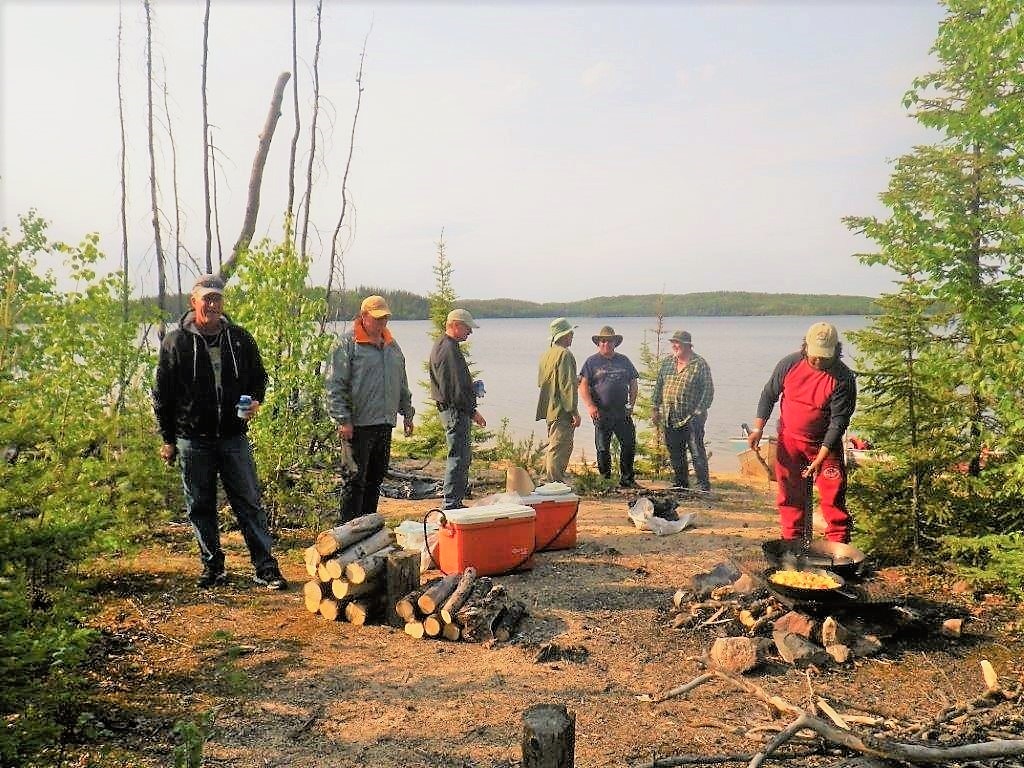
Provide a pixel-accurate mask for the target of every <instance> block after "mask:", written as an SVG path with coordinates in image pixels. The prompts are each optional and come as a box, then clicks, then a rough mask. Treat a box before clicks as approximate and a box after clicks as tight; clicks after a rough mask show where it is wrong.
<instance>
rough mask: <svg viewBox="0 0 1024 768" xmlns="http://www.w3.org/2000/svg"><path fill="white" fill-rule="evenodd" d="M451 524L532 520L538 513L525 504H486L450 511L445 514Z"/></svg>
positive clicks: (482, 523) (483, 523)
mask: <svg viewBox="0 0 1024 768" xmlns="http://www.w3.org/2000/svg"><path fill="white" fill-rule="evenodd" d="M444 516H445V518H447V520H448V522H449V523H455V524H456V525H486V524H487V523H493V522H494V521H495V520H514V519H532V518H535V517H537V511H536V510H535V509H534V508H533V507H528V506H526V505H525V504H511V503H509V502H504V503H502V504H484V505H482V506H479V507H466V508H464V509H448V510H445V513H444Z"/></svg>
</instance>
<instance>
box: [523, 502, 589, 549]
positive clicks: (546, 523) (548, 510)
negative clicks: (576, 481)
mask: <svg viewBox="0 0 1024 768" xmlns="http://www.w3.org/2000/svg"><path fill="white" fill-rule="evenodd" d="M523 504H528V505H529V506H531V507H533V509H534V511H535V512H536V513H537V526H536V534H537V551H538V552H550V551H553V550H556V549H572V548H574V547H575V546H576V513H577V512H578V511H579V507H580V497H579V496H577V495H576V494H575V493H564V494H559V495H557V496H546V495H544V494H540V493H531V494H530V495H529V496H524V497H523Z"/></svg>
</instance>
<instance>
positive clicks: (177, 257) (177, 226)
mask: <svg viewBox="0 0 1024 768" xmlns="http://www.w3.org/2000/svg"><path fill="white" fill-rule="evenodd" d="M164 117H165V118H166V119H167V138H168V139H169V140H170V142H171V189H172V190H173V193H174V270H175V276H176V277H177V282H178V286H177V287H178V314H179V315H180V314H181V312H182V311H183V310H184V307H183V306H182V303H181V302H182V292H181V201H180V199H179V197H178V147H177V146H176V145H175V143H174V126H173V125H172V124H171V109H170V104H169V99H168V96H167V65H166V64H164Z"/></svg>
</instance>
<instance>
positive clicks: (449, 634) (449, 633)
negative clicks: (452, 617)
mask: <svg viewBox="0 0 1024 768" xmlns="http://www.w3.org/2000/svg"><path fill="white" fill-rule="evenodd" d="M461 636H462V630H461V629H459V625H458V624H442V625H441V637H443V638H444V639H445V640H451V641H452V642H453V643H454V642H455V641H456V640H458V639H459V638H460V637H461Z"/></svg>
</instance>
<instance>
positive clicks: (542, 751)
mask: <svg viewBox="0 0 1024 768" xmlns="http://www.w3.org/2000/svg"><path fill="white" fill-rule="evenodd" d="M575 752H576V716H575V715H573V714H569V712H568V710H567V709H566V708H565V705H564V704H536V705H534V706H532V707H530V708H529V709H528V710H526V711H525V712H524V713H523V740H522V755H523V759H522V762H521V763H520V765H521V766H522V768H572V766H573V762H574V760H575Z"/></svg>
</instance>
